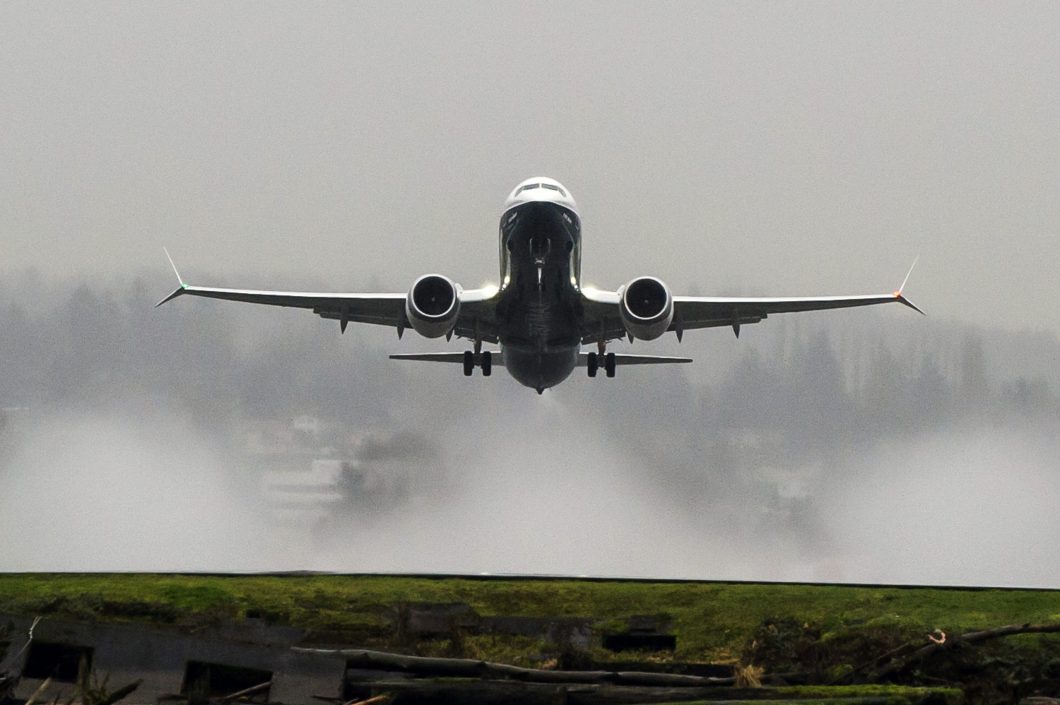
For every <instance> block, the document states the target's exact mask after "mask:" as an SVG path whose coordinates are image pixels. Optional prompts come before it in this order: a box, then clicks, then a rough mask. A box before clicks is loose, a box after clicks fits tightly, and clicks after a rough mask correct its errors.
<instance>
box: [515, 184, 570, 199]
mask: <svg viewBox="0 0 1060 705" xmlns="http://www.w3.org/2000/svg"><path fill="white" fill-rule="evenodd" d="M535 188H547V189H550V190H552V191H558V192H559V193H560V195H561V196H563V197H564V198H566V197H567V192H566V191H564V190H563V189H561V188H560V187H559V186H556V185H554V184H543V183H535V184H526V185H524V186H522V187H521V188H520V189H519V190H518V191H516V193H522V192H523V191H529V190H530V189H535Z"/></svg>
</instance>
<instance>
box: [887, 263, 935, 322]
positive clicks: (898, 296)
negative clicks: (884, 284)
mask: <svg viewBox="0 0 1060 705" xmlns="http://www.w3.org/2000/svg"><path fill="white" fill-rule="evenodd" d="M919 260H920V255H917V256H916V258H915V259H914V260H913V264H912V265H911V266H910V267H909V271H908V272H906V275H905V279H903V280H902V285H901V286H900V287H898V291H896V292H894V298H896V299H898V301H899V303H903V304H905V305H906V306H908V307H909V308H911V309H913V310H914V311H916V312H917V313H919V314H920V315H921V316H926V315H927V314H926V313H924V312H923V311H922V310H920V308H919V307H918V306H917V305H916V304H914V303H913V302H912V301H910V300H909V299H907V298H905V297H904V296H902V291H904V290H905V285H906V284H907V283H908V282H909V277H910V275H911V274H912V273H913V267H916V263H917V262H918V261H919Z"/></svg>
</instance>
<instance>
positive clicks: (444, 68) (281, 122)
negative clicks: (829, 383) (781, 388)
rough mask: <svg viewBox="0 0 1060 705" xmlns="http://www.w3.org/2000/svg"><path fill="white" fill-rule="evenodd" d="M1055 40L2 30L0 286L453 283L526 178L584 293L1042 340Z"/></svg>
mask: <svg viewBox="0 0 1060 705" xmlns="http://www.w3.org/2000/svg"><path fill="white" fill-rule="evenodd" d="M1057 36H1060V6H1058V5H1057V4H1056V3H1044V2H1043V3H952V4H950V3H846V2H843V3H805V4H804V3H798V4H796V3H768V4H764V3H763V4H749V3H733V4H707V3H654V4H652V6H651V8H650V12H645V11H644V8H643V6H642V5H639V4H638V5H634V4H625V5H623V4H618V3H600V4H574V5H571V4H569V3H547V2H540V3H530V4H527V3H512V4H508V5H506V6H504V7H500V8H498V7H496V6H494V5H491V4H487V3H471V4H468V3H422V4H417V5H415V6H414V7H411V8H406V9H401V8H397V7H392V6H391V5H390V4H367V3H360V4H350V3H343V4H340V3H318V4H315V5H306V4H303V3H295V4H291V3H284V4H271V5H270V4H262V5H247V4H235V5H231V4H217V3H204V4H194V3H179V4H163V3H148V4H141V3H121V4H115V3H104V4H99V3H90V4H89V3H86V4H73V3H51V4H44V3H15V2H8V3H3V4H2V5H0V164H3V169H2V170H0V227H2V228H3V231H2V237H0V275H2V274H3V273H4V272H12V271H15V270H18V269H21V268H26V267H36V268H38V269H39V270H40V271H41V272H43V273H45V274H46V275H55V276H67V275H70V274H73V273H78V274H89V275H92V276H96V275H103V276H106V275H113V274H115V273H118V272H128V271H136V270H142V271H144V272H146V273H149V274H150V275H152V276H156V277H157V289H158V294H159V295H161V294H164V293H165V292H166V291H167V290H168V288H169V287H170V285H171V283H172V282H171V274H170V273H168V272H167V271H166V267H165V263H164V260H163V258H162V255H161V251H160V246H161V245H162V244H166V245H168V247H169V248H170V250H171V251H172V252H173V254H174V256H175V257H176V259H177V262H178V264H180V265H181V266H182V269H183V273H184V274H185V276H186V278H189V279H192V280H193V281H201V282H202V283H210V284H219V283H225V284H230V285H234V286H263V285H268V284H270V283H271V282H270V278H271V280H273V281H274V280H275V279H276V278H278V277H282V278H283V281H284V282H285V283H288V284H289V285H293V286H296V285H298V284H299V283H300V282H303V281H312V282H314V283H322V284H324V285H327V286H330V287H335V288H340V289H362V288H366V287H369V286H380V285H385V286H388V287H393V288H398V289H404V288H405V287H407V286H408V284H409V283H410V282H411V281H412V279H413V278H415V277H416V276H417V275H419V274H421V273H423V272H425V271H429V270H437V271H441V272H443V273H446V274H449V275H451V276H453V277H454V278H456V279H457V280H459V281H461V283H463V284H464V285H465V286H475V285H478V284H480V283H482V282H483V281H487V280H490V279H495V278H496V253H495V247H496V243H495V232H496V218H497V216H498V214H499V209H500V207H501V203H502V200H503V198H504V197H505V195H506V194H507V192H508V190H509V189H510V188H511V187H512V186H513V185H514V184H515V183H516V182H517V181H519V180H521V179H523V178H525V177H528V176H531V175H536V174H547V175H552V176H555V177H556V178H559V179H560V180H562V181H563V182H564V183H565V184H566V185H567V186H568V187H569V188H571V189H572V191H573V192H574V194H575V197H576V198H577V199H578V200H579V203H580V206H581V210H582V215H583V219H584V221H585V233H586V246H585V247H586V260H585V273H586V275H587V278H588V279H589V280H591V282H592V283H594V284H597V285H599V286H607V287H615V286H617V285H619V284H620V283H622V282H623V281H625V280H627V279H628V278H631V277H633V276H636V275H640V274H655V275H657V276H660V277H662V278H663V279H665V280H666V281H668V282H669V283H670V284H671V285H672V286H673V287H674V288H675V289H678V290H680V291H688V290H690V289H692V288H694V289H695V290H696V291H698V292H699V293H715V292H725V293H743V292H747V293H768V294H777V295H797V294H838V293H862V292H866V293H867V292H873V293H875V292H877V291H890V290H891V289H893V288H894V287H895V286H897V284H898V283H899V282H900V281H901V278H902V276H904V274H905V270H906V268H907V267H908V265H909V263H910V262H911V261H912V259H913V257H914V256H916V255H917V254H919V255H920V256H921V262H920V265H919V266H918V270H917V271H916V272H915V273H914V275H913V278H912V280H911V283H910V285H909V287H908V290H907V293H908V294H909V296H910V298H912V299H913V300H914V301H916V302H917V303H918V304H920V305H922V306H923V307H924V308H925V309H926V310H927V311H929V313H930V314H931V315H932V316H942V317H955V318H959V319H962V320H967V321H971V322H978V323H981V324H984V325H988V326H991V327H1006V328H1010V329H1024V328H1030V329H1035V328H1038V329H1045V330H1049V331H1052V332H1054V333H1055V332H1060V306H1057V301H1058V294H1060V277H1057V275H1056V271H1055V270H1056V264H1057V263H1058V262H1060V237H1058V235H1060V198H1058V196H1060V130H1058V129H1057V125H1060V71H1058V70H1057V66H1060V43H1058V42H1057V41H1056V37H1057ZM247 272H250V273H252V274H253V273H257V274H253V277H252V278H254V280H253V281H246V280H245V277H246V275H247ZM234 274H239V275H242V276H241V277H240V279H239V280H238V281H234V280H232V279H231V276H232V275H234ZM226 275H227V276H226ZM204 277H205V278H206V279H208V281H203V278H204Z"/></svg>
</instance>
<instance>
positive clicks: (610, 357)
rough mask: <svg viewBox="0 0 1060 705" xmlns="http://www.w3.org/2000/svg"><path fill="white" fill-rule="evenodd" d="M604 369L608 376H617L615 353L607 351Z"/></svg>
mask: <svg viewBox="0 0 1060 705" xmlns="http://www.w3.org/2000/svg"><path fill="white" fill-rule="evenodd" d="M604 371H605V372H607V376H608V377H614V376H615V354H614V353H607V357H605V358H604Z"/></svg>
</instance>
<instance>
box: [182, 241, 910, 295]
mask: <svg viewBox="0 0 1060 705" xmlns="http://www.w3.org/2000/svg"><path fill="white" fill-rule="evenodd" d="M162 251H163V252H165V253H166V259H168V260H169V266H170V267H172V268H173V273H174V274H176V275H177V282H178V283H179V284H180V286H181V288H184V280H183V279H181V278H180V272H178V271H177V265H175V264H173V258H172V257H170V256H169V250H167V249H166V248H164V247H163V248H162ZM913 264H916V263H915V262H914V263H913ZM908 278H909V277H906V279H908ZM903 286H904V285H903Z"/></svg>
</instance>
